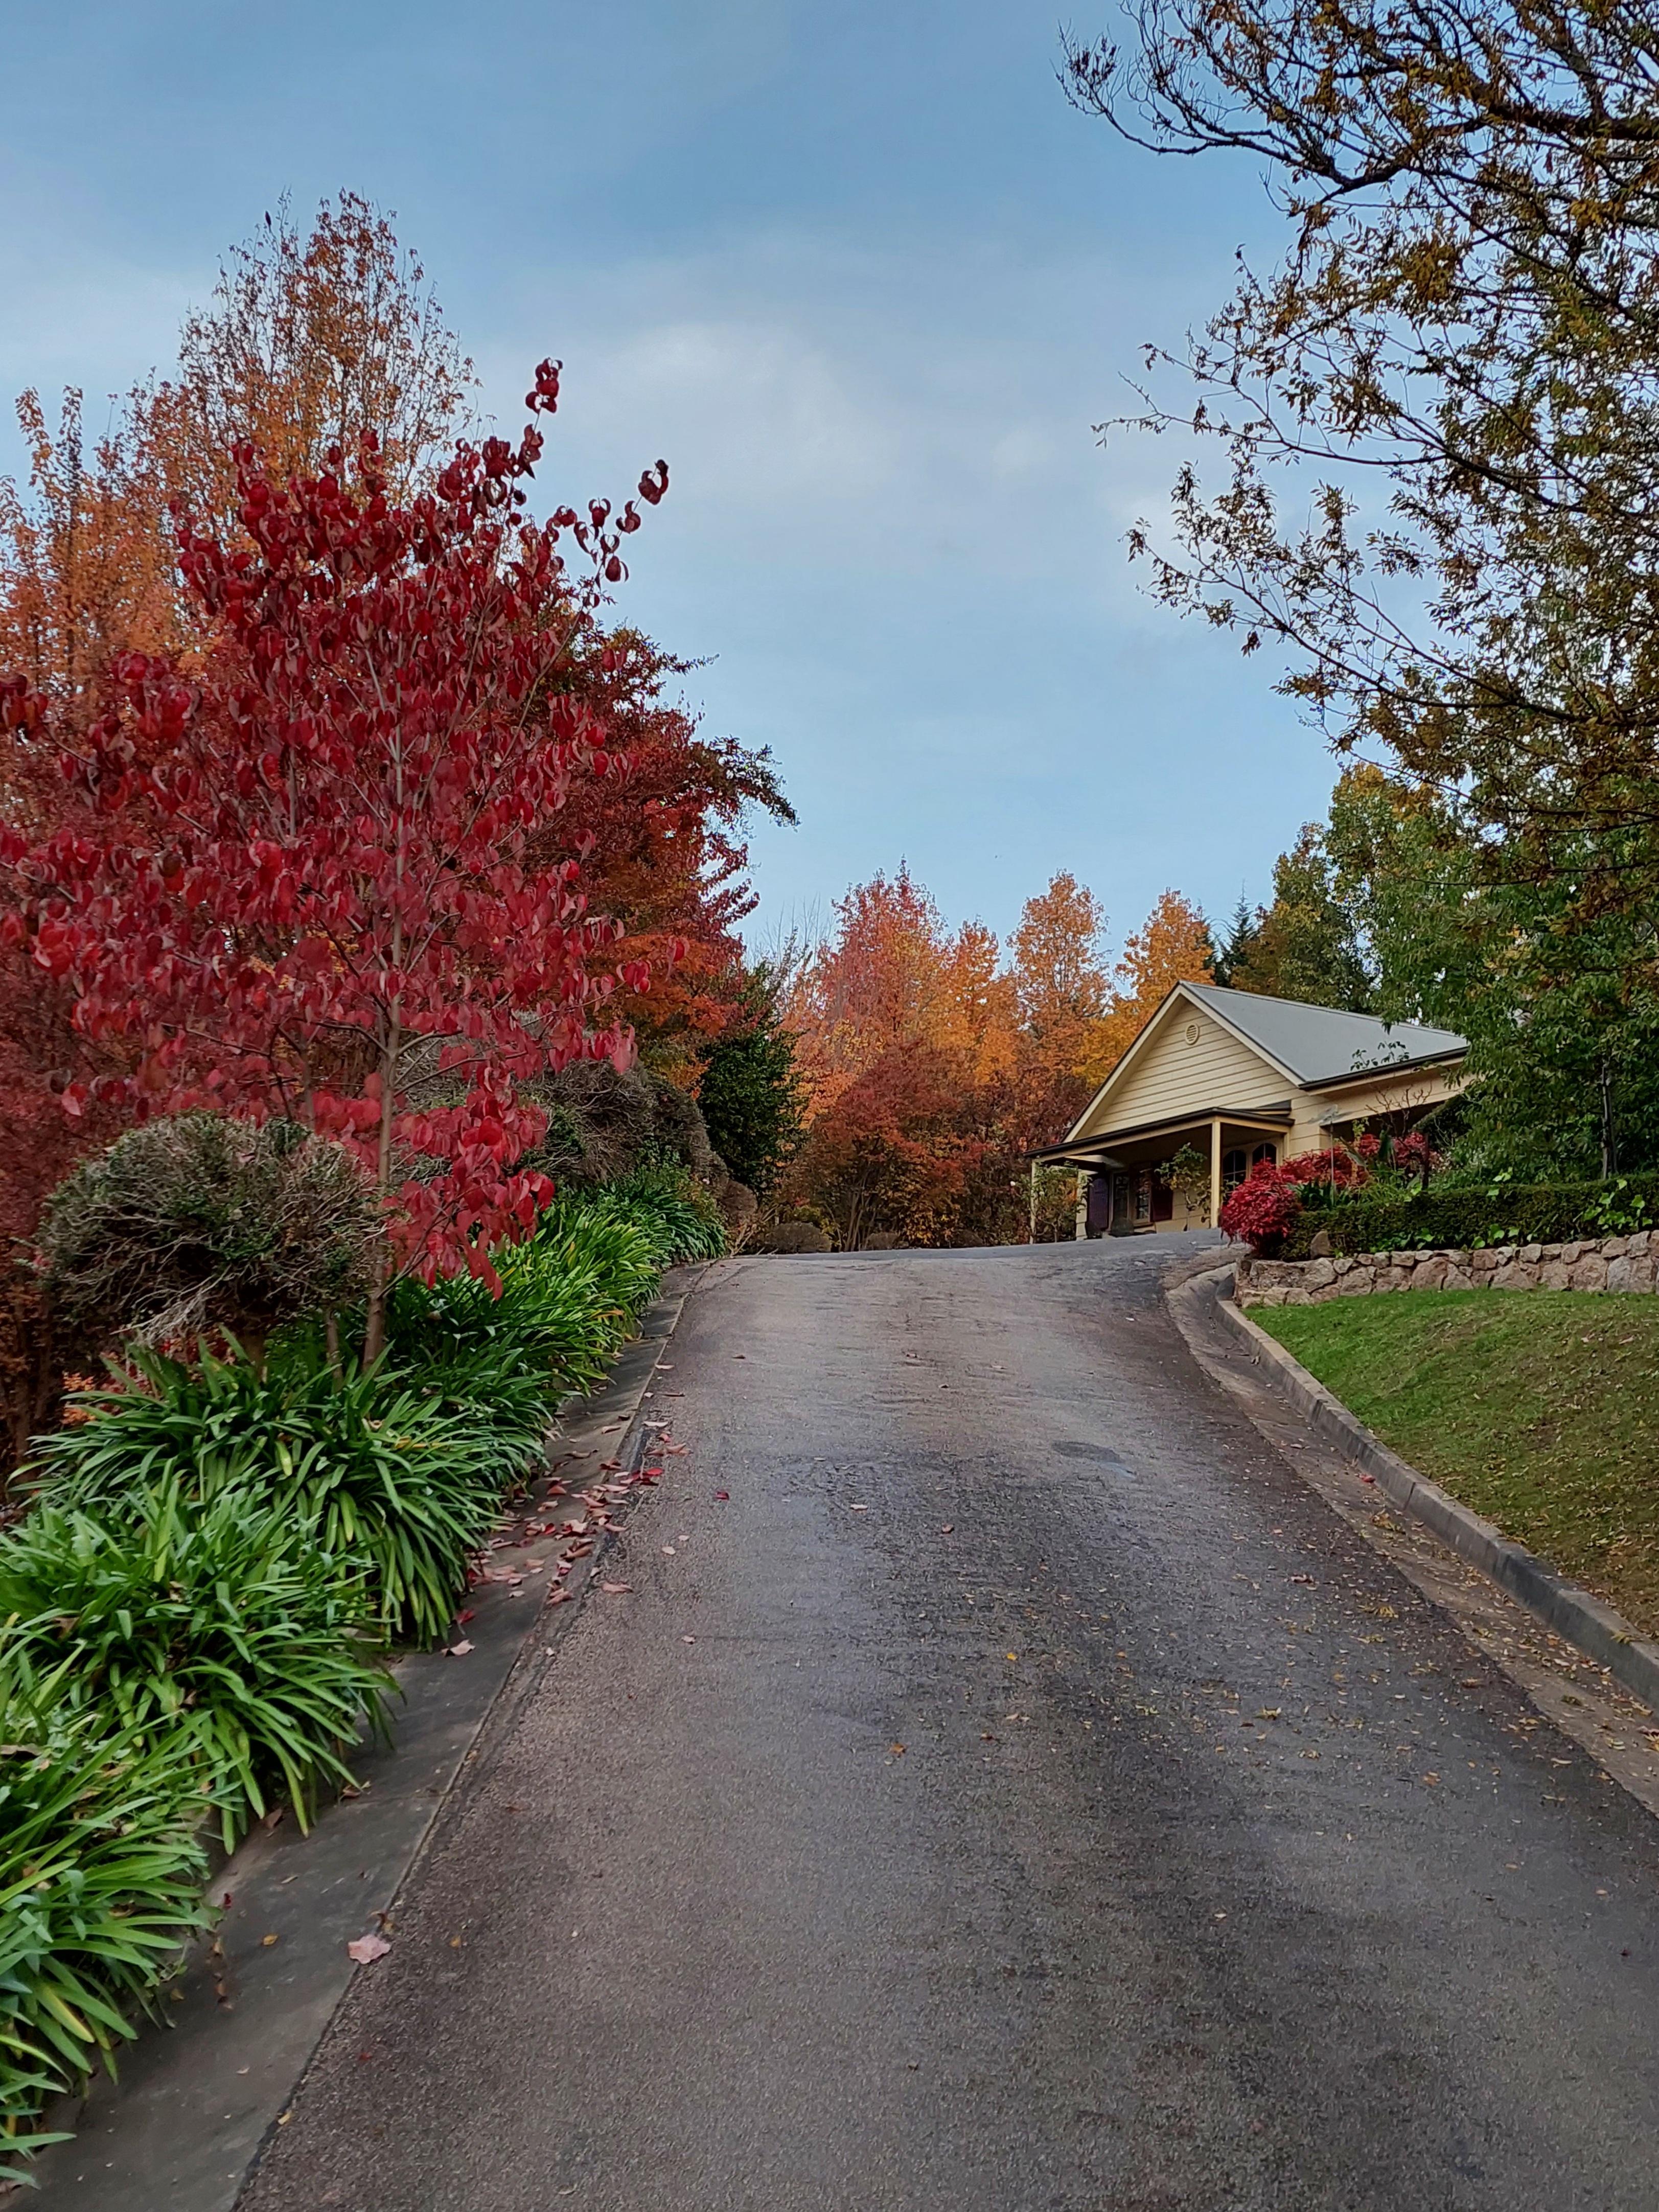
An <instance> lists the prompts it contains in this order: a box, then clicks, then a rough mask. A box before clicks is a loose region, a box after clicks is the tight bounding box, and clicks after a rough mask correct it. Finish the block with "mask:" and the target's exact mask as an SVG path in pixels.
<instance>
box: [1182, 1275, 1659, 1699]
mask: <svg viewBox="0 0 1659 2212" xmlns="http://www.w3.org/2000/svg"><path fill="white" fill-rule="evenodd" d="M1232 1284H1233V1271H1232V1269H1231V1267H1222V1268H1218V1269H1215V1270H1213V1271H1212V1272H1211V1273H1206V1274H1202V1275H1199V1276H1196V1277H1193V1278H1189V1279H1188V1280H1187V1281H1185V1282H1183V1283H1181V1284H1178V1285H1176V1286H1174V1287H1173V1288H1172V1289H1171V1290H1170V1291H1169V1293H1168V1296H1169V1297H1170V1300H1171V1302H1172V1303H1173V1302H1174V1301H1175V1300H1176V1299H1182V1300H1188V1299H1194V1298H1199V1297H1201V1298H1203V1299H1204V1301H1205V1303H1206V1307H1207V1309H1208V1310H1209V1311H1211V1312H1212V1313H1213V1314H1214V1316H1216V1318H1217V1319H1218V1321H1220V1322H1222V1324H1223V1325H1224V1327H1225V1328H1227V1329H1229V1330H1230V1331H1231V1334H1233V1335H1235V1336H1236V1337H1238V1338H1240V1339H1241V1340H1243V1344H1244V1346H1245V1347H1246V1348H1247V1349H1248V1351H1249V1353H1250V1355H1251V1357H1252V1358H1253V1359H1254V1360H1255V1362H1256V1364H1258V1365H1259V1366H1260V1368H1261V1371H1262V1375H1263V1378H1264V1379H1265V1380H1266V1381H1267V1383H1270V1384H1271V1385H1272V1386H1273V1389H1275V1390H1276V1391H1277V1392H1278V1393H1279V1395H1280V1396H1281V1397H1284V1398H1285V1399H1288V1400H1289V1401H1290V1403H1291V1405H1293V1406H1294V1407H1296V1408H1297V1412H1299V1413H1301V1414H1302V1415H1303V1416H1304V1419H1305V1420H1306V1421H1307V1424H1308V1425H1309V1427H1310V1429H1311V1430H1312V1431H1313V1432H1314V1434H1315V1435H1316V1436H1317V1437H1321V1438H1322V1439H1323V1441H1324V1442H1325V1443H1328V1444H1331V1445H1333V1446H1334V1448H1335V1449H1336V1450H1337V1451H1338V1452H1340V1454H1341V1455H1342V1456H1343V1457H1344V1458H1345V1459H1346V1460H1348V1461H1349V1462H1352V1464H1353V1465H1354V1466H1356V1467H1358V1468H1359V1469H1360V1470H1361V1472H1362V1473H1363V1474H1369V1475H1370V1477H1371V1479H1372V1480H1373V1481H1374V1482H1375V1483H1376V1486H1377V1488H1378V1489H1379V1490H1381V1491H1383V1492H1384V1493H1385V1494H1386V1495H1387V1496H1388V1497H1389V1498H1390V1499H1391V1500H1392V1501H1393V1502H1394V1504H1396V1505H1399V1506H1401V1507H1403V1508H1404V1510H1406V1511H1407V1512H1408V1513H1411V1514H1413V1515H1415V1516H1416V1517H1417V1519H1418V1520H1419V1521H1421V1522H1423V1523H1424V1524H1425V1527H1427V1528H1431V1529H1432V1530H1433V1532H1434V1534H1436V1535H1437V1537H1439V1539H1440V1541H1442V1542H1443V1544H1445V1545H1447V1546H1448V1547H1449V1548H1450V1549H1451V1550H1452V1551H1454V1552H1455V1553H1457V1554H1458V1555H1459V1557H1460V1558H1462V1559H1467V1560H1468V1561H1469V1563H1470V1565H1473V1566H1476V1567H1479V1568H1480V1571H1481V1572H1482V1573H1483V1574H1485V1575H1486V1576H1488V1577H1490V1578H1491V1580H1492V1581H1493V1582H1494V1583H1497V1584H1498V1588H1499V1589H1503V1590H1505V1591H1507V1592H1508V1594H1509V1595H1510V1596H1511V1597H1513V1598H1515V1599H1516V1600H1517V1601H1519V1602H1520V1603H1521V1604H1522V1605H1524V1606H1525V1607H1527V1609H1528V1612H1530V1613H1535V1614H1536V1615H1537V1617H1538V1618H1539V1620H1541V1621H1542V1622H1543V1623H1544V1625H1545V1626H1546V1627H1547V1628H1549V1629H1552V1630H1553V1632H1554V1633H1555V1634H1556V1635H1558V1636H1559V1637H1561V1638H1564V1639H1565V1641H1566V1642H1567V1643H1569V1644H1573V1645H1575V1646H1576V1647H1577V1650H1580V1651H1582V1652H1583V1654H1584V1655H1585V1656H1586V1657H1587V1658H1589V1659H1593V1660H1594V1661H1595V1662H1596V1664H1597V1665H1598V1666H1601V1667H1605V1668H1607V1672H1608V1673H1609V1674H1612V1675H1613V1676H1614V1677H1615V1678H1616V1680H1619V1681H1620V1682H1622V1683H1623V1684H1624V1686H1625V1687H1626V1689H1627V1690H1629V1691H1631V1692H1633V1694H1634V1695H1635V1696H1637V1697H1638V1698H1640V1699H1641V1700H1642V1702H1643V1703H1644V1705H1649V1706H1652V1707H1654V1708H1655V1709H1656V1710H1659V1644H1651V1643H1650V1642H1649V1641H1648V1640H1647V1639H1646V1638H1644V1637H1641V1636H1639V1635H1638V1633H1637V1632H1636V1631H1635V1630H1634V1629H1633V1628H1632V1626H1631V1625H1630V1623H1629V1622H1628V1621H1627V1620H1625V1619H1624V1618H1623V1616H1622V1615H1621V1614H1620V1613H1615V1612H1614V1610H1613V1607H1611V1606H1610V1605H1606V1604H1604V1603H1603V1602H1602V1601H1601V1599H1600V1598H1598V1597H1595V1596H1593V1595H1591V1593H1590V1592H1589V1590H1586V1589H1580V1588H1579V1587H1578V1586H1577V1584H1576V1583H1570V1582H1568V1581H1566V1580H1565V1577H1562V1576H1560V1575H1558V1574H1556V1573H1555V1572H1554V1571H1553V1570H1552V1569H1551V1568H1549V1567H1547V1566H1546V1565H1544V1563H1543V1561H1542V1560H1541V1559H1539V1558H1538V1557H1537V1556H1536V1554H1535V1553H1531V1552H1529V1551H1528V1550H1527V1549H1526V1548H1525V1547H1524V1546H1523V1545H1520V1544H1517V1543H1515V1542H1514V1541H1511V1539H1510V1538H1509V1537H1507V1536H1506V1535H1504V1532H1503V1530H1502V1529H1501V1528H1495V1527H1494V1526H1493V1525H1492V1522H1490V1521H1484V1520H1482V1519H1481V1517H1480V1515H1479V1514H1478V1513H1474V1512H1471V1511H1470V1510H1469V1508H1468V1506H1467V1505H1460V1504H1459V1503H1458V1502H1457V1500H1456V1499H1455V1498H1453V1497H1451V1496H1450V1495H1449V1493H1448V1492H1445V1491H1443V1489H1442V1488H1441V1487H1440V1486H1439V1484H1438V1483H1437V1482H1431V1481H1430V1480H1429V1478H1428V1477H1427V1476H1426V1475H1425V1474H1419V1472H1418V1470H1417V1469H1416V1468H1414V1467H1413V1466H1411V1465H1410V1464H1409V1462H1407V1461H1405V1460H1403V1459H1401V1456H1400V1455H1399V1454H1398V1452H1394V1451H1390V1450H1389V1447H1388V1446H1387V1444H1385V1443H1383V1440H1382V1438H1381V1437H1377V1436H1375V1435H1374V1434H1373V1433H1372V1431H1370V1429H1368V1428H1367V1427H1366V1426H1365V1425H1364V1422H1363V1421H1361V1420H1359V1419H1358V1418H1357V1417H1356V1416H1355V1415H1354V1414H1353V1413H1350V1412H1349V1410H1348V1408H1347V1407H1346V1406H1345V1405H1344V1404H1343V1403H1342V1401H1341V1400H1340V1398H1337V1397H1335V1396H1334V1395H1333V1394H1332V1393H1331V1392H1330V1391H1329V1390H1328V1389H1326V1388H1325V1386H1324V1384H1323V1383H1322V1382H1320V1381H1319V1379H1318V1377H1317V1376H1314V1375H1310V1373H1309V1372H1308V1370H1307V1369H1306V1368H1305V1367H1304V1366H1303V1364H1301V1362H1300V1361H1299V1360H1297V1359H1294V1358H1291V1354H1290V1353H1289V1352H1287V1351H1286V1350H1285V1347H1284V1346H1283V1345H1282V1344H1280V1343H1279V1341H1278V1340H1277V1339H1276V1338H1274V1337H1272V1336H1269V1335H1268V1334H1267V1330H1266V1329H1264V1328H1261V1326H1260V1325H1259V1324H1258V1323H1257V1322H1253V1321H1252V1320H1251V1319H1250V1317H1249V1314H1247V1313H1246V1312H1244V1311H1243V1309H1242V1308H1241V1307H1239V1306H1238V1305H1237V1304H1235V1303H1234V1301H1233V1297H1232Z"/></svg>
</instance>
